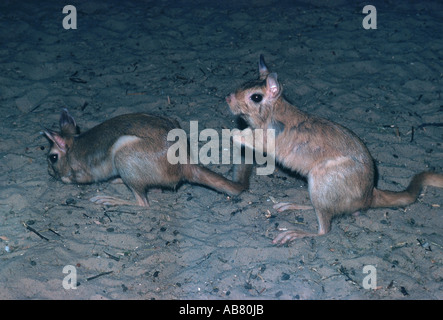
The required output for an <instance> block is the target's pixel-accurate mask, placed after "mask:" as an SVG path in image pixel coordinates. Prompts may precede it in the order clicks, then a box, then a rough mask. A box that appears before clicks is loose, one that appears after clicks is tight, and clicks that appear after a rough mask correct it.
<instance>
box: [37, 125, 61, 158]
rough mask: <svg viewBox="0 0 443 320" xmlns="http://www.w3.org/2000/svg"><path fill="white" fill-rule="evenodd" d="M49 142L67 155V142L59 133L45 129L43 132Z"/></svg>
mask: <svg viewBox="0 0 443 320" xmlns="http://www.w3.org/2000/svg"><path fill="white" fill-rule="evenodd" d="M42 133H43V134H44V135H45V136H46V138H48V140H49V141H51V142H52V143H54V144H55V146H56V147H57V148H58V149H60V151H62V152H65V153H66V140H65V139H64V138H63V137H62V136H60V134H59V133H58V132H55V131H53V130H51V129H45V130H44V131H43V132H42Z"/></svg>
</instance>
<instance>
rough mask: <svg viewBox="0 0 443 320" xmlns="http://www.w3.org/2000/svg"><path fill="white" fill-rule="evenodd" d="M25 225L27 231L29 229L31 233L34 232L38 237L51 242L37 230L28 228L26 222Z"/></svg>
mask: <svg viewBox="0 0 443 320" xmlns="http://www.w3.org/2000/svg"><path fill="white" fill-rule="evenodd" d="M23 225H24V226H25V228H26V229H28V230H29V231H31V232H34V233H35V234H36V235H38V236H39V237H40V238H42V239H44V240H46V241H49V239H48V238H46V237H45V236H43V235H41V234H40V233H39V232H38V231H37V230H35V229H34V228H32V227H30V226H28V225H27V224H26V223H25V222H23Z"/></svg>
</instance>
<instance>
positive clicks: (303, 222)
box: [0, 0, 443, 299]
mask: <svg viewBox="0 0 443 320" xmlns="http://www.w3.org/2000/svg"><path fill="white" fill-rule="evenodd" d="M371 2H372V3H371V4H373V5H374V6H375V7H376V9H377V29H369V30H366V29H364V28H363V26H362V21H363V19H364V17H365V16H366V15H365V14H363V13H362V9H363V7H364V6H365V5H366V4H367V3H365V2H359V1H357V2H355V1H297V2H295V1H272V0H262V1H254V2H253V3H254V4H253V5H251V4H249V5H248V3H251V2H249V1H241V0H240V1H196V0H186V1H172V0H171V1H152V2H142V1H124V2H119V1H73V2H72V3H71V4H73V5H74V6H75V7H76V9H77V29H76V30H72V29H71V30H65V29H64V28H63V25H62V22H63V18H64V17H65V16H66V15H65V14H63V13H62V9H63V6H64V5H66V4H67V3H63V2H61V1H41V2H39V3H38V4H37V3H36V2H35V1H2V2H1V4H0V27H1V30H2V35H1V38H0V42H1V46H0V58H1V61H0V63H1V64H0V68H1V70H2V72H1V75H0V99H1V100H0V102H1V104H0V106H1V115H0V117H1V123H2V126H1V129H0V130H1V134H0V141H1V143H0V155H1V161H0V175H1V178H0V299H443V268H442V266H443V234H442V230H443V229H442V227H443V219H442V215H443V210H442V207H441V206H442V205H443V203H442V195H443V193H442V192H443V191H442V190H441V189H437V188H431V187H429V188H427V190H426V192H425V193H423V194H422V195H421V196H420V197H419V200H418V201H417V202H416V203H415V204H412V205H410V206H408V207H407V208H405V209H377V210H369V211H368V212H363V213H361V214H360V215H358V216H347V217H342V218H339V219H335V220H334V222H333V225H332V231H331V233H330V234H328V235H326V236H323V237H318V238H312V239H310V238H307V239H301V240H297V241H294V242H292V243H290V244H288V245H285V246H280V247H278V246H275V245H273V244H272V239H273V237H275V236H276V235H277V234H278V233H279V232H281V230H285V229H297V228H298V229H300V228H302V229H305V230H315V229H316V227H317V225H316V217H315V213H314V212H313V211H312V210H306V211H286V212H283V213H277V212H276V211H275V210H274V209H273V208H272V205H273V202H272V200H273V199H274V200H275V201H285V202H287V201H290V202H297V203H299V204H304V205H309V204H310V201H309V195H308V192H307V188H306V182H305V181H304V180H303V179H301V178H300V177H298V176H296V175H294V174H292V173H288V172H287V171H285V170H282V169H281V168H277V170H276V171H275V172H274V173H273V174H272V175H269V176H258V175H255V174H254V175H253V176H252V177H251V186H250V190H248V191H247V192H245V193H243V194H242V195H241V196H240V197H238V198H234V199H233V198H230V197H227V196H226V195H223V194H219V193H217V192H214V191H212V190H208V189H206V188H204V187H200V186H195V185H189V184H184V185H182V186H181V187H179V188H178V189H177V190H164V191H163V192H158V191H157V192H156V191H150V192H149V194H148V197H149V199H150V203H151V207H150V209H148V210H144V209H142V208H140V207H137V206H118V207H106V206H100V205H96V204H93V203H91V202H89V200H88V199H89V198H91V197H92V196H94V195H97V194H106V195H114V196H118V197H121V198H124V199H128V200H133V198H132V194H131V192H130V191H129V190H128V189H127V188H126V187H125V186H124V185H116V184H111V183H108V182H104V183H99V184H93V185H75V184H71V185H67V184H63V183H62V182H60V181H56V180H54V179H53V178H51V177H50V176H49V175H48V172H47V161H46V154H47V152H48V145H49V144H48V142H47V140H46V139H45V138H44V137H43V136H42V135H41V134H40V132H41V131H42V129H43V128H44V127H47V128H51V129H57V126H58V118H59V114H60V110H61V108H62V107H67V108H68V109H69V110H70V112H71V114H72V115H73V116H74V117H75V118H76V120H77V123H78V124H79V125H80V127H81V128H83V129H87V128H91V127H92V126H94V125H96V124H98V123H100V122H102V121H104V120H106V119H109V118H110V117H113V116H116V115H120V114H124V113H130V112H149V113H152V114H158V115H164V116H169V117H172V118H174V119H177V120H178V121H179V122H180V123H181V125H182V126H183V128H185V130H188V129H189V122H190V121H195V120H198V121H199V128H200V130H202V129H204V128H213V129H216V130H217V131H218V132H221V130H222V128H234V127H236V119H235V117H234V116H233V115H232V114H231V112H230V111H229V108H228V106H227V104H226V102H225V101H224V97H225V96H226V95H227V94H229V93H230V92H232V91H233V90H235V88H236V87H237V86H238V85H239V84H241V83H243V82H245V81H247V80H251V79H254V78H256V77H257V63H258V57H259V55H260V54H264V56H265V58H266V60H267V63H268V66H269V68H270V69H271V70H273V71H275V72H277V73H278V75H279V79H280V81H281V82H282V83H283V86H284V92H285V96H286V97H287V98H288V100H290V101H291V102H293V103H294V104H295V105H297V106H298V107H299V108H300V109H302V110H305V111H308V112H310V113H312V114H316V115H319V116H323V117H326V118H328V119H330V120H333V121H335V122H337V123H340V124H342V125H344V126H346V127H348V128H349V129H351V130H353V131H354V132H355V133H356V134H357V135H358V136H360V137H361V138H362V140H363V141H364V142H365V143H366V144H367V146H368V148H369V150H370V152H371V153H372V155H373V157H374V158H375V159H376V163H377V167H378V176H379V180H378V185H379V187H380V188H382V189H389V190H402V189H404V188H405V187H406V186H407V184H408V183H409V180H410V179H411V177H412V176H413V174H415V173H417V172H420V171H423V170H435V171H438V172H443V168H442V165H443V162H442V155H443V148H442V144H441V143H442V137H443V130H442V127H441V124H442V123H443V98H442V96H441V94H442V77H443V67H442V57H443V41H442V37H441V30H443V4H442V3H441V1H437V0H436V1H426V2H423V3H420V2H418V3H416V2H412V1H407V2H404V1H371ZM208 167H210V168H211V169H212V170H214V171H216V172H219V173H220V174H223V175H225V176H230V174H231V169H232V168H231V166H230V165H222V164H211V165H208ZM34 231H35V232H34ZM37 233H38V234H40V235H41V236H42V237H40V236H39V235H38V234H37ZM65 266H71V268H74V269H71V270H75V271H76V275H77V285H78V286H77V287H76V289H72V288H71V289H69V288H68V289H65V288H64V287H63V280H64V279H65V277H67V276H68V277H69V276H72V275H73V274H72V273H70V272H67V271H66V270H65V271H66V273H63V269H64V267H65ZM365 266H373V267H374V268H373V269H371V270H372V271H375V272H376V276H377V278H376V283H375V279H373V281H374V282H373V283H372V284H374V285H376V286H375V288H372V289H371V288H369V289H367V288H365V287H367V284H368V283H369V282H368V278H367V276H369V275H371V273H364V272H363V271H364V267H365ZM68 268H69V267H68ZM65 280H66V279H65ZM67 283H68V285H69V284H70V285H73V284H74V283H72V281H71V282H69V281H68V282H67Z"/></svg>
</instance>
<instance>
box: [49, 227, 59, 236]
mask: <svg viewBox="0 0 443 320" xmlns="http://www.w3.org/2000/svg"><path fill="white" fill-rule="evenodd" d="M48 231H51V232H52V233H54V234H56V235H58V236H59V237H61V235H60V233H58V232H57V231H55V230H52V229H50V228H49V229H48Z"/></svg>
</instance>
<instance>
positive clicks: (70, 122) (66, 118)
mask: <svg viewBox="0 0 443 320" xmlns="http://www.w3.org/2000/svg"><path fill="white" fill-rule="evenodd" d="M59 125H60V130H61V133H62V135H63V136H74V135H76V134H78V133H79V130H78V127H77V124H76V123H75V120H74V118H73V117H72V116H71V115H70V114H69V112H68V109H66V108H63V110H62V113H61V114H60V121H59Z"/></svg>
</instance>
